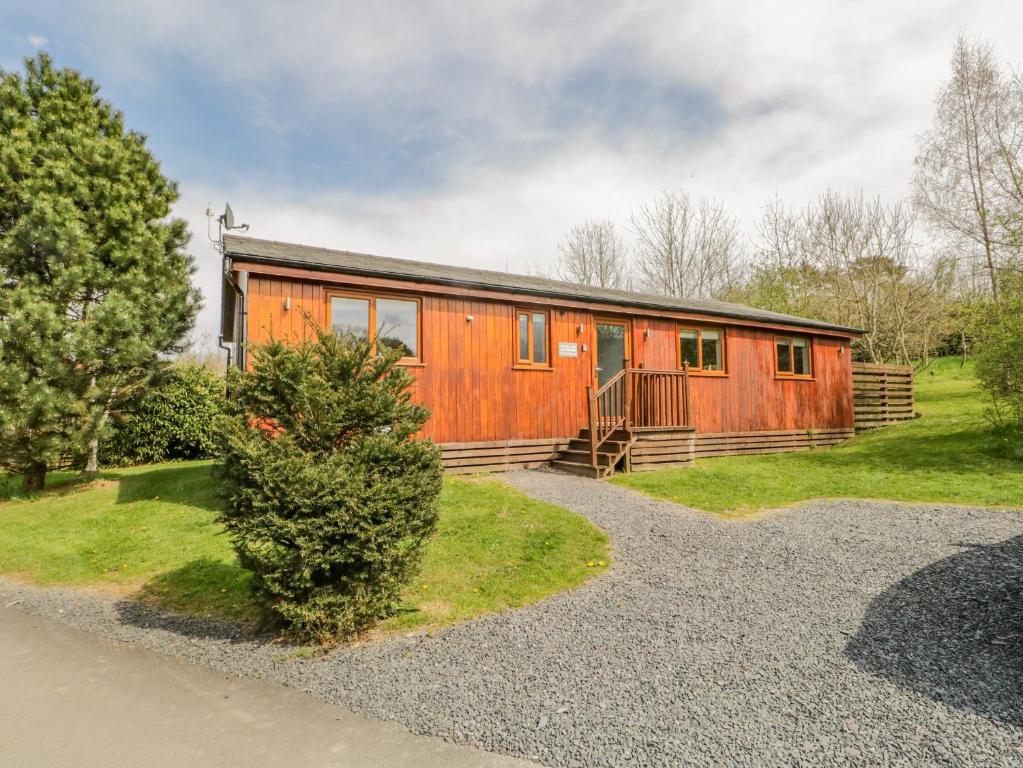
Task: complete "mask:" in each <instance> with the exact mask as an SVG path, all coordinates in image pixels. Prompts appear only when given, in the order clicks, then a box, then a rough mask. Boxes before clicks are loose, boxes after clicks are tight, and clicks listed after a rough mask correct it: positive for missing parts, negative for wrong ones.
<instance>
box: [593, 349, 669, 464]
mask: <svg viewBox="0 0 1023 768" xmlns="http://www.w3.org/2000/svg"><path fill="white" fill-rule="evenodd" d="M588 391H589V395H590V398H589V401H590V402H589V417H590V458H591V460H592V461H593V465H594V466H596V465H597V449H598V448H600V446H601V445H603V444H604V443H605V442H606V441H607V439H608V438H609V437H611V435H612V434H614V432H615V430H618V429H633V428H635V429H643V428H654V427H685V426H688V425H689V371H688V367H683V369H682V370H681V371H658V370H649V369H646V368H625V369H623V370H621V371H619V372H618V373H616V374H615V375H614V376H613V377H612V378H611V380H610V381H608V382H607V383H606V384H604V386H602V387H601V388H600V389H598V390H597V391H596V392H594V391H593V387H589V388H588Z"/></svg>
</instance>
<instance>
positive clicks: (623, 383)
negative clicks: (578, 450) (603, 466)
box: [587, 368, 630, 466]
mask: <svg viewBox="0 0 1023 768" xmlns="http://www.w3.org/2000/svg"><path fill="white" fill-rule="evenodd" d="M628 377H629V369H628V368H625V369H623V370H621V371H618V373H616V374H615V375H614V376H612V377H611V380H610V381H608V382H607V383H606V384H604V386H602V387H601V388H600V389H598V390H597V391H596V392H594V391H593V387H587V391H588V392H589V393H590V459H591V460H592V462H593V466H597V449H598V448H599V447H600V446H601V445H603V444H604V443H605V442H606V441H607V439H608V438H609V437H611V435H612V434H613V433H614V431H615V430H616V429H619V428H621V427H624V426H625V421H626V415H627V414H628V413H629V405H630V404H629V394H630V393H629V386H628V383H629V378H628Z"/></svg>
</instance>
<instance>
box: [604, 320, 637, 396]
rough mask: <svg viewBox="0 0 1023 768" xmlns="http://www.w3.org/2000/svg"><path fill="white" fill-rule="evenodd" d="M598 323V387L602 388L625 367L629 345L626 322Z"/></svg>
mask: <svg viewBox="0 0 1023 768" xmlns="http://www.w3.org/2000/svg"><path fill="white" fill-rule="evenodd" d="M596 325H597V389H600V388H601V387H602V386H604V385H605V384H607V382H609V381H610V380H611V379H612V378H614V376H615V374H617V373H618V372H619V371H621V370H622V369H623V368H625V360H626V358H627V357H628V356H629V347H628V338H627V336H628V334H627V333H626V325H625V323H612V322H598V323H597V324H596Z"/></svg>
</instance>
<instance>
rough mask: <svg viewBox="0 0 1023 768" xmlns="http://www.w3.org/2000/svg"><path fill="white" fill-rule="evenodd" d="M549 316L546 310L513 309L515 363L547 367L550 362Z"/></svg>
mask: <svg viewBox="0 0 1023 768" xmlns="http://www.w3.org/2000/svg"><path fill="white" fill-rule="evenodd" d="M549 325H550V323H549V318H548V315H547V313H546V312H543V311H539V310H535V309H531V310H526V309H518V310H516V311H515V330H516V334H517V343H516V347H515V364H516V365H520V366H535V367H539V368H547V367H549V365H550V363H549V362H548V361H549V359H550V356H549V353H548V348H549V347H550V342H549V335H550V328H549Z"/></svg>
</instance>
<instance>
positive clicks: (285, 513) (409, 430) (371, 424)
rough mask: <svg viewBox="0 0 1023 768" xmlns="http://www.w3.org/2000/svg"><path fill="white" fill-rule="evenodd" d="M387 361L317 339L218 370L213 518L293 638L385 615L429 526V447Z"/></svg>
mask: <svg viewBox="0 0 1023 768" xmlns="http://www.w3.org/2000/svg"><path fill="white" fill-rule="evenodd" d="M400 354H401V352H400V351H399V350H384V349H382V350H380V354H379V355H374V354H373V352H372V349H371V347H370V345H369V344H367V343H366V342H362V341H357V340H355V339H353V338H350V337H344V338H339V337H335V336H334V335H333V334H332V333H329V332H319V331H317V338H316V340H315V341H311V342H306V343H303V344H294V345H288V344H283V343H281V342H278V341H271V342H270V343H269V344H267V345H265V346H263V347H260V348H257V349H255V350H254V351H253V359H252V366H251V369H250V370H249V371H248V372H237V371H234V372H232V373H231V376H230V379H229V388H230V391H231V395H232V396H231V399H230V401H229V404H228V407H227V413H226V414H225V415H224V416H222V417H221V418H220V420H219V425H220V433H221V435H222V438H223V448H222V464H221V467H220V477H221V478H222V481H223V491H224V494H225V498H226V502H227V504H226V509H225V511H224V513H223V521H224V524H225V525H226V527H227V529H228V531H229V533H230V534H231V537H232V541H233V543H234V547H235V550H236V551H237V553H238V557H239V559H240V560H241V562H242V564H243V565H244V566H245V567H246V568H248V569H250V570H251V571H252V572H253V574H254V578H253V588H254V590H255V592H256V596H257V599H259V601H260V602H261V604H262V605H264V606H265V607H266V608H267V609H269V610H270V611H271V612H272V613H273V614H275V615H276V616H277V617H278V618H279V619H280V620H281V621H282V622H283V623H284V625H285V626H286V627H287V628H288V629H289V630H290V631H291V632H292V633H293V634H295V635H296V636H298V637H300V638H312V639H315V640H318V641H320V642H329V641H333V640H342V639H346V638H349V637H351V636H352V635H354V634H356V633H358V632H359V631H361V630H362V629H364V628H366V627H367V626H369V625H370V624H371V623H372V622H373V621H375V620H377V619H380V618H384V617H386V616H388V615H390V614H392V613H393V612H394V610H395V608H396V605H397V602H398V597H399V593H400V591H401V588H402V587H403V586H404V585H405V584H406V583H408V581H409V580H410V579H411V578H412V577H413V576H414V575H415V573H416V571H417V569H418V567H419V563H420V557H421V553H422V545H423V543H424V542H425V540H426V538H427V537H428V536H429V535H430V534H431V532H432V531H433V529H434V526H435V525H436V522H437V496H438V494H439V493H440V488H441V467H440V452H439V450H438V449H437V448H436V447H435V446H434V445H433V444H432V443H431V442H429V441H424V440H418V439H416V438H415V434H416V432H417V431H418V430H419V429H420V427H422V425H423V424H424V423H425V422H426V419H427V418H428V416H429V414H428V412H427V411H426V409H425V408H423V407H421V406H419V405H416V404H414V403H412V402H411V396H410V389H409V388H410V386H411V384H412V383H413V381H414V379H413V377H412V375H411V374H410V373H409V372H408V371H407V370H406V369H404V368H401V367H399V366H397V365H396V363H397V361H398V358H399V356H400Z"/></svg>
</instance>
